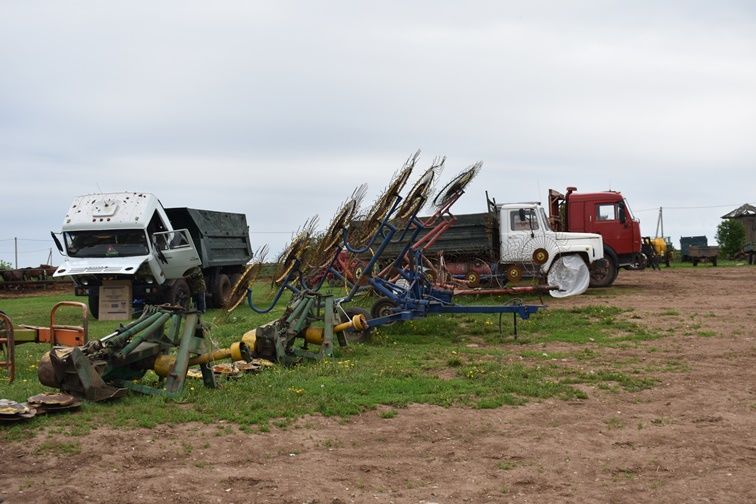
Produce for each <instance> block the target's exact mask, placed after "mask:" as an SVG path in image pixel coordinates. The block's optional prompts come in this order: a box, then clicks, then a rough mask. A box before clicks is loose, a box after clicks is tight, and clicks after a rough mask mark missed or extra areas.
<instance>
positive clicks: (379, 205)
mask: <svg viewBox="0 0 756 504" xmlns="http://www.w3.org/2000/svg"><path fill="white" fill-rule="evenodd" d="M419 156H420V151H419V150H418V151H417V152H415V153H414V154H413V155H412V156H410V157H409V158H408V159H407V161H405V163H404V166H403V167H402V168H401V170H399V171H398V172H397V173H396V174H395V175H394V176H393V177H392V179H391V183H390V184H389V185H388V187H386V189H385V190H384V191H383V193H382V194H381V195H380V196H379V197H378V198H377V199H376V200H375V201H374V202H373V205H372V206H371V207H370V210H369V211H368V213H367V215H365V216H361V217H358V218H357V220H358V221H359V225H356V226H350V228H349V230H346V231H345V232H344V235H345V236H344V242H345V243H346V242H347V241H349V243H350V244H351V248H352V249H354V250H355V253H364V252H367V251H368V250H369V248H370V247H371V246H372V244H373V242H374V241H375V240H376V238H377V236H378V234H379V231H381V229H383V227H384V224H385V222H386V221H387V220H388V218H389V217H390V216H391V215H393V214H394V213H395V212H396V209H397V206H398V204H399V202H400V201H401V200H402V197H401V196H400V193H401V192H402V189H404V186H405V185H406V184H407V180H408V179H409V177H410V175H411V174H412V170H413V169H414V168H415V165H416V164H417V160H418V158H419ZM347 235H351V238H347Z"/></svg>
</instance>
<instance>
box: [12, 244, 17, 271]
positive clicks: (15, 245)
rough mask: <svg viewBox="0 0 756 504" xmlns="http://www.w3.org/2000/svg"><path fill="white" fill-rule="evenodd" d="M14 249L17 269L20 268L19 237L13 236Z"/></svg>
mask: <svg viewBox="0 0 756 504" xmlns="http://www.w3.org/2000/svg"><path fill="white" fill-rule="evenodd" d="M13 250H14V251H15V252H16V269H18V238H16V237H15V236H14V237H13Z"/></svg>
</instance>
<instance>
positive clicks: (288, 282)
mask: <svg viewBox="0 0 756 504" xmlns="http://www.w3.org/2000/svg"><path fill="white" fill-rule="evenodd" d="M317 222H318V218H317V216H315V217H312V218H310V219H308V220H307V221H306V222H305V224H304V225H303V226H302V227H301V228H300V230H299V231H298V232H297V234H296V236H295V237H294V238H293V239H292V240H291V241H290V242H289V245H287V246H286V248H285V249H284V251H283V252H282V253H281V254H280V255H279V256H278V261H277V266H276V268H275V273H274V275H273V281H272V283H271V285H272V286H274V287H276V292H275V295H274V296H273V300H272V301H271V302H270V305H269V306H267V307H266V308H260V307H259V306H257V305H255V304H254V302H253V301H252V288H251V287H248V288H247V304H248V305H249V307H250V308H251V309H252V310H253V311H255V312H257V313H260V314H264V313H269V312H270V311H271V310H273V308H275V306H276V305H277V304H278V301H279V300H280V299H281V296H282V295H283V293H284V292H285V291H287V290H290V291H292V292H294V293H295V294H296V293H298V292H301V289H300V288H298V287H297V286H296V285H295V283H296V281H297V280H298V279H299V280H300V281H301V277H302V266H303V265H306V264H307V254H308V253H309V252H311V247H312V243H313V238H312V236H313V233H314V230H315V226H316V225H317Z"/></svg>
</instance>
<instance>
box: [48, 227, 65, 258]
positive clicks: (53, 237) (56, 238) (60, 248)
mask: <svg viewBox="0 0 756 504" xmlns="http://www.w3.org/2000/svg"><path fill="white" fill-rule="evenodd" d="M50 236H52V239H53V241H54V242H55V246H56V247H58V252H60V253H61V255H66V253H65V252H63V245H61V243H60V240H58V237H57V236H55V233H53V232H52V231H50Z"/></svg>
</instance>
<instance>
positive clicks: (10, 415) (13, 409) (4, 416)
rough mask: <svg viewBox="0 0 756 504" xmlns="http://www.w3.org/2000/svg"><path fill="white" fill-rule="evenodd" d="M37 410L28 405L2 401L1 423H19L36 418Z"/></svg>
mask: <svg viewBox="0 0 756 504" xmlns="http://www.w3.org/2000/svg"><path fill="white" fill-rule="evenodd" d="M36 414H37V410H36V409H35V408H33V407H31V406H29V405H28V404H25V403H20V402H16V401H11V400H9V399H0V422H18V421H21V420H29V419H30V418H34V416H35V415H36Z"/></svg>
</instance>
